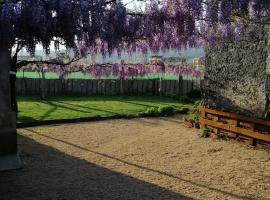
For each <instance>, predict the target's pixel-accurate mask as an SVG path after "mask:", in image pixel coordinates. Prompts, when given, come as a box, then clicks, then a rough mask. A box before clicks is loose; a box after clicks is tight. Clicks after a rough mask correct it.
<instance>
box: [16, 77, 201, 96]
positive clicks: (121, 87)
mask: <svg viewBox="0 0 270 200" xmlns="http://www.w3.org/2000/svg"><path fill="white" fill-rule="evenodd" d="M16 85H17V94H18V95H40V94H41V91H42V88H43V91H44V93H45V95H46V96H54V95H86V96H91V95H108V96H113V95H160V92H161V94H162V95H164V96H169V95H185V94H187V93H188V92H190V91H192V90H194V89H199V88H200V80H181V81H177V80H162V81H160V80H82V79H67V80H59V79H45V80H42V79H30V78H29V79H27V78H19V79H17V84H16Z"/></svg>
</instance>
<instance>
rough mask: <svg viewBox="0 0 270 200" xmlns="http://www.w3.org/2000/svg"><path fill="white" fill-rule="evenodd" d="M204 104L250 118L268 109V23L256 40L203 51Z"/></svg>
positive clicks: (269, 58) (222, 45)
mask: <svg viewBox="0 0 270 200" xmlns="http://www.w3.org/2000/svg"><path fill="white" fill-rule="evenodd" d="M205 62H206V73H207V74H208V77H207V78H206V79H205V81H204V83H203V86H202V89H203V94H204V97H205V106H206V107H209V108H214V109H218V110H222V111H227V112H234V113H238V114H242V115H246V116H250V117H257V118H267V115H268V111H269V94H268V93H269V89H270V88H269V80H270V79H269V75H270V25H266V26H265V27H264V33H263V34H262V35H261V36H260V40H259V41H256V42H255V41H252V40H250V39H249V38H248V37H246V39H243V40H242V41H240V42H238V43H237V44H233V43H229V42H222V43H219V44H218V45H216V46H215V47H212V48H209V49H207V51H206V61H205Z"/></svg>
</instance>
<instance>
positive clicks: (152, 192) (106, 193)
mask: <svg viewBox="0 0 270 200" xmlns="http://www.w3.org/2000/svg"><path fill="white" fill-rule="evenodd" d="M19 143H20V149H21V151H22V152H21V155H22V160H23V162H24V168H23V169H22V170H19V171H10V172H1V173H0V199H1V200H15V199H16V200H18V199H20V200H37V199H39V200H43V199H44V200H45V199H46V200H51V199H55V200H75V199H76V200H81V199H87V200H88V199H91V200H97V199H104V200H113V199H123V200H129V199H138V200H143V199H147V200H148V199H155V200H159V199H162V200H164V199H166V200H169V199H191V198H189V197H186V196H183V195H181V194H178V193H175V192H172V191H170V190H167V189H165V188H162V187H159V186H157V185H153V184H150V183H147V182H144V181H141V180H138V179H135V178H133V177H130V176H127V175H124V174H121V173H118V172H114V171H111V170H109V169H106V168H103V167H101V166H97V165H95V164H92V163H89V162H86V161H84V160H83V159H79V158H75V157H72V156H69V155H67V154H64V153H62V152H60V151H58V150H56V149H53V148H52V147H49V146H46V145H43V144H39V143H37V142H36V141H34V140H32V139H30V138H27V137H23V136H19Z"/></svg>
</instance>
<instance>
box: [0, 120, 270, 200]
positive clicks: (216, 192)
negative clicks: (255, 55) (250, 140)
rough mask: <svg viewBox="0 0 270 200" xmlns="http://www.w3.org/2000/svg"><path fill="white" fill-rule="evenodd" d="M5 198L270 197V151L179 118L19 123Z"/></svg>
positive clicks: (0, 185) (2, 191)
mask: <svg viewBox="0 0 270 200" xmlns="http://www.w3.org/2000/svg"><path fill="white" fill-rule="evenodd" d="M19 132H20V133H21V135H20V136H19V150H20V154H21V158H22V161H23V169H22V170H19V171H11V172H2V173H0V200H14V199H16V200H39V199H41V200H97V199H102V200H111V199H121V200H122V199H123V200H129V199H136V200H144V199H146V200H148V199H153V200H170V199H203V200H208V199H222V200H223V199H270V153H269V152H267V151H265V150H254V149H252V148H249V147H247V146H243V145H240V144H239V143H234V142H226V141H219V140H215V139H202V138H200V137H199V135H198V131H196V130H192V129H188V128H185V127H184V126H183V125H181V124H180V123H179V118H156V119H135V120H111V121H103V122H91V123H79V124H69V125H57V126H46V127H38V128H28V129H21V130H19Z"/></svg>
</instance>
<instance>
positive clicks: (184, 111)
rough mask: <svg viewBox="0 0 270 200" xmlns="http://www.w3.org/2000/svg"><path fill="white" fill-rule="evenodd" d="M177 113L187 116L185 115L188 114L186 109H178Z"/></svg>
mask: <svg viewBox="0 0 270 200" xmlns="http://www.w3.org/2000/svg"><path fill="white" fill-rule="evenodd" d="M178 112H179V113H180V114H187V113H188V112H189V109H188V108H180V109H179V110H178Z"/></svg>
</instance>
